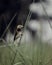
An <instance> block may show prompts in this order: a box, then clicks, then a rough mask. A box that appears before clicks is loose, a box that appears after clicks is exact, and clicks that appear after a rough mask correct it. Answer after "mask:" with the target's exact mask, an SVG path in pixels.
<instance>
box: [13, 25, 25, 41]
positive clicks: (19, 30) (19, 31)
mask: <svg viewBox="0 0 52 65" xmlns="http://www.w3.org/2000/svg"><path fill="white" fill-rule="evenodd" d="M23 28H24V26H23V25H17V28H16V31H15V34H14V41H15V40H16V39H18V38H20V37H21V36H22V35H23Z"/></svg>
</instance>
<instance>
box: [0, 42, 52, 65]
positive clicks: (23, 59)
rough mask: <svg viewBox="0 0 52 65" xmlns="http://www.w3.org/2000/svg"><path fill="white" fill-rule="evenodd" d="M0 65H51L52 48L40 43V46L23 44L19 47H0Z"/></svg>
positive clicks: (37, 44) (38, 44)
mask: <svg viewBox="0 0 52 65" xmlns="http://www.w3.org/2000/svg"><path fill="white" fill-rule="evenodd" d="M16 50H17V51H16ZM15 53H16V56H15V58H14V55H15ZM13 60H14V61H13ZM12 61H13V63H12ZM0 65H52V46H50V45H49V44H42V43H41V45H40V43H31V44H25V43H24V44H21V45H20V47H17V46H14V45H12V46H10V47H1V48H0Z"/></svg>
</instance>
